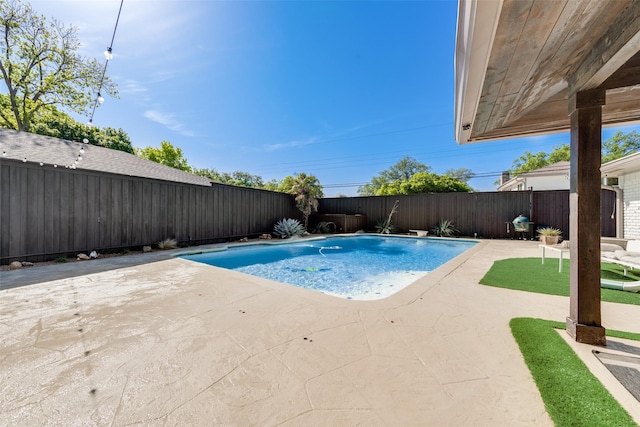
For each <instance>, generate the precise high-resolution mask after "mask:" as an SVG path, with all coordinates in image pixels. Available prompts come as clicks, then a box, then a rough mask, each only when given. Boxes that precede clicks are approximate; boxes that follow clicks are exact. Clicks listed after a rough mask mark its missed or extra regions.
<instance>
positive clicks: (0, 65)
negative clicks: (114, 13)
mask: <svg viewBox="0 0 640 427" xmlns="http://www.w3.org/2000/svg"><path fill="white" fill-rule="evenodd" d="M0 26H1V30H0V31H2V33H1V37H0V38H1V39H2V41H1V42H0V43H1V49H0V52H1V54H0V72H1V73H2V78H3V80H4V83H5V85H6V87H7V92H8V97H9V108H8V109H0V126H3V127H7V128H11V129H17V130H21V131H30V130H31V125H32V123H33V120H34V117H35V116H36V114H38V113H39V112H40V111H43V110H44V109H46V108H48V107H50V106H57V107H61V108H64V109H68V110H71V111H74V112H76V113H79V114H85V113H87V112H88V111H89V110H90V109H91V108H92V107H93V105H94V102H95V97H96V95H97V93H98V88H99V87H100V81H101V79H102V76H103V68H104V65H103V64H102V63H100V62H98V61H97V60H96V59H89V58H85V57H82V56H81V55H79V54H78V53H77V51H78V49H79V48H80V42H79V40H78V37H77V29H76V28H75V27H73V26H69V27H66V26H64V25H63V24H61V23H59V22H58V21H56V20H53V21H52V22H47V20H46V19H45V18H44V16H42V15H38V14H37V13H35V12H34V11H33V9H32V8H31V6H30V5H29V4H23V3H22V2H21V1H20V0H6V1H2V2H0ZM102 92H103V93H104V94H109V95H111V96H117V90H116V88H115V85H114V84H113V83H112V82H111V80H110V79H109V78H108V77H105V78H104V81H103V85H102Z"/></svg>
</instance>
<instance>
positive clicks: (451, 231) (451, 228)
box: [431, 219, 460, 237]
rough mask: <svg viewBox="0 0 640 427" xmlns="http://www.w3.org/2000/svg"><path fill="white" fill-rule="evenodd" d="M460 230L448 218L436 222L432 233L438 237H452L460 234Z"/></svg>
mask: <svg viewBox="0 0 640 427" xmlns="http://www.w3.org/2000/svg"><path fill="white" fill-rule="evenodd" d="M459 232H460V231H459V230H458V229H457V228H456V226H455V225H454V224H453V222H451V220H448V219H442V220H440V222H439V223H438V224H436V226H435V227H433V229H431V233H433V235H435V236H438V237H452V236H455V235H456V234H458V233H459Z"/></svg>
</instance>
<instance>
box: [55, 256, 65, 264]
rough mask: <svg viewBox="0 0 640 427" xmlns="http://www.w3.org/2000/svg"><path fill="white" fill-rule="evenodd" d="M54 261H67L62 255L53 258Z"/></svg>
mask: <svg viewBox="0 0 640 427" xmlns="http://www.w3.org/2000/svg"><path fill="white" fill-rule="evenodd" d="M54 261H55V262H59V263H63V262H67V258H66V257H63V256H59V257H58V258H56V259H55V260H54Z"/></svg>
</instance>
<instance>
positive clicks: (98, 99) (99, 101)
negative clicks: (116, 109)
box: [96, 92, 104, 104]
mask: <svg viewBox="0 0 640 427" xmlns="http://www.w3.org/2000/svg"><path fill="white" fill-rule="evenodd" d="M96 101H98V104H102V103H103V102H104V97H103V96H102V95H100V92H98V97H97V98H96Z"/></svg>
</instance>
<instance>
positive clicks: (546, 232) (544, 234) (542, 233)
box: [537, 227, 562, 246]
mask: <svg viewBox="0 0 640 427" xmlns="http://www.w3.org/2000/svg"><path fill="white" fill-rule="evenodd" d="M537 231H538V238H539V239H540V242H542V244H543V245H547V246H553V245H557V244H558V241H559V240H560V236H561V235H562V231H560V229H558V228H554V227H543V228H538V230H537Z"/></svg>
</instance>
